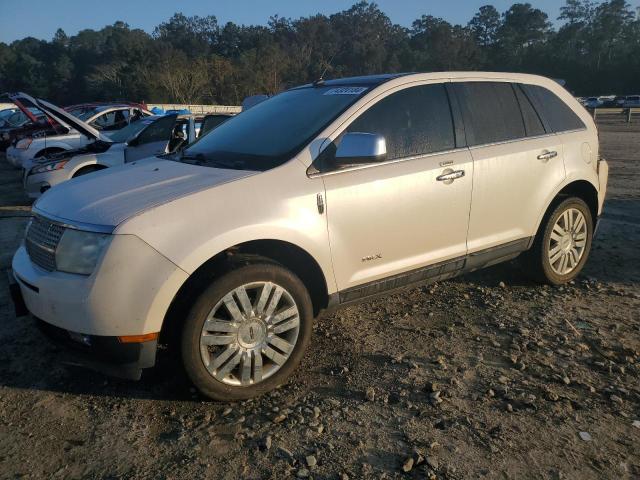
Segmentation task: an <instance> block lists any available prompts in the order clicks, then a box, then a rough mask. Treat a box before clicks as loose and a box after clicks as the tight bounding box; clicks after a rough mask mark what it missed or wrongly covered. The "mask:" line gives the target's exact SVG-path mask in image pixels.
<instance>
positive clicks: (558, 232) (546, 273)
mask: <svg viewBox="0 0 640 480" xmlns="http://www.w3.org/2000/svg"><path fill="white" fill-rule="evenodd" d="M592 237H593V219H592V216H591V210H590V209H589V207H588V206H587V204H586V203H585V202H584V201H583V200H582V199H580V198H577V197H569V198H566V199H564V200H559V201H558V202H557V203H556V205H555V207H552V208H551V209H550V211H549V212H548V213H547V215H545V218H544V219H543V221H542V224H541V226H540V229H539V231H538V234H537V235H536V238H535V241H534V244H533V247H532V248H531V250H530V251H529V252H527V254H526V255H525V256H524V260H525V261H524V266H525V269H526V273H528V274H529V275H531V276H532V277H533V278H534V279H535V280H538V281H540V282H543V283H550V284H552V285H560V284H563V283H566V282H569V281H571V280H573V279H574V278H575V277H576V276H577V275H578V274H579V273H580V271H581V270H582V268H583V267H584V264H585V262H586V261H587V257H588V256H589V251H590V250H591V240H592Z"/></svg>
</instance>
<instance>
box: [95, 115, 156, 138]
mask: <svg viewBox="0 0 640 480" xmlns="http://www.w3.org/2000/svg"><path fill="white" fill-rule="evenodd" d="M153 121H155V118H153V119H151V120H149V119H147V120H138V121H137V122H133V123H130V124H129V125H127V126H126V127H124V128H121V129H120V130H116V131H115V132H107V134H106V135H107V136H108V137H109V138H110V139H111V141H112V142H114V143H124V142H126V141H127V140H129V139H130V138H131V137H133V136H134V135H135V134H136V133H138V132H139V131H140V130H142V129H143V128H144V127H146V126H147V125H149V124H150V123H153Z"/></svg>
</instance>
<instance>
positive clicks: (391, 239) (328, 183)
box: [321, 84, 473, 296]
mask: <svg viewBox="0 0 640 480" xmlns="http://www.w3.org/2000/svg"><path fill="white" fill-rule="evenodd" d="M345 132H364V133H376V134H380V135H383V136H384V137H385V140H386V144H387V158H386V159H385V160H384V161H382V162H380V163H374V164H367V165H364V166H357V167H351V166H342V165H339V164H337V163H336V162H335V161H334V162H326V164H328V165H331V167H330V168H325V171H324V172H323V173H322V174H321V175H322V178H323V181H324V184H325V193H326V214H327V221H328V229H329V239H330V246H331V254H332V258H333V265H334V272H335V276H336V282H337V285H338V288H339V290H341V291H345V290H349V289H355V290H358V288H356V287H358V286H362V285H364V284H368V283H369V282H372V283H371V285H373V288H374V289H375V288H376V287H375V284H376V281H377V280H381V279H385V284H384V285H383V287H382V288H384V287H389V286H400V285H402V284H403V283H407V280H409V279H414V280H419V279H420V278H418V277H419V275H417V276H416V275H414V276H410V275H409V276H407V275H405V274H406V273H408V272H411V271H412V270H417V269H420V267H424V266H427V265H431V264H435V263H439V262H445V261H447V260H452V259H458V260H459V259H460V258H461V257H463V256H464V255H465V254H466V235H467V227H468V219H469V206H470V201H471V179H472V176H473V163H472V161H471V156H470V154H469V151H468V150H467V149H466V148H462V149H456V147H455V136H454V128H453V123H452V116H451V112H450V107H449V101H448V96H447V92H446V89H445V87H444V85H443V84H427V85H420V86H414V87H410V88H404V89H402V90H397V91H395V92H394V93H391V94H390V95H388V96H386V97H384V98H383V99H382V100H379V101H377V102H376V103H375V104H373V106H370V107H369V108H367V109H366V110H365V111H364V113H362V114H361V115H359V116H358V117H357V118H356V119H355V120H354V121H352V123H351V124H350V125H349V126H348V127H347V128H346V130H345V131H344V132H342V133H345ZM339 140H340V136H339V137H338V139H337V140H336V141H335V142H334V146H333V147H334V148H335V144H338V143H339ZM323 168H324V167H323ZM327 170H328V171H327ZM451 172H458V173H457V174H456V175H458V176H459V177H458V178H455V179H450V177H442V175H446V174H448V173H451ZM456 175H454V176H456ZM394 276H396V279H395V280H394V279H390V277H394ZM378 284H379V285H380V283H379V282H378ZM360 290H361V295H360V296H365V295H367V294H369V292H370V290H366V289H360Z"/></svg>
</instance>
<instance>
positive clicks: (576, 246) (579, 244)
mask: <svg viewBox="0 0 640 480" xmlns="http://www.w3.org/2000/svg"><path fill="white" fill-rule="evenodd" d="M586 246H587V222H586V219H585V217H584V215H583V213H582V212H581V211H580V210H578V209H576V208H568V209H567V210H565V211H564V212H562V214H561V215H560V216H559V217H558V219H557V220H556V223H555V224H554V225H553V229H552V230H551V235H550V236H549V248H548V254H547V258H548V260H549V264H550V265H551V269H552V270H553V271H554V272H555V273H556V274H558V275H567V274H569V273H571V272H572V271H573V270H574V269H575V268H576V267H577V266H578V264H579V263H580V260H581V259H582V256H583V255H584V251H585V248H586Z"/></svg>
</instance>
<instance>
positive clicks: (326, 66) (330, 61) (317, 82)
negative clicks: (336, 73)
mask: <svg viewBox="0 0 640 480" xmlns="http://www.w3.org/2000/svg"><path fill="white" fill-rule="evenodd" d="M335 56H336V54H335V53H334V54H333V55H331V58H330V59H329V61H328V62H327V63H326V64H325V67H324V70H323V71H322V73H321V74H320V78H319V79H317V80H316V81H315V82H313V85H314V86H318V85H322V84H323V83H324V75H325V73H327V70H329V67H331V63H332V62H333V58H334V57H335Z"/></svg>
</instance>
